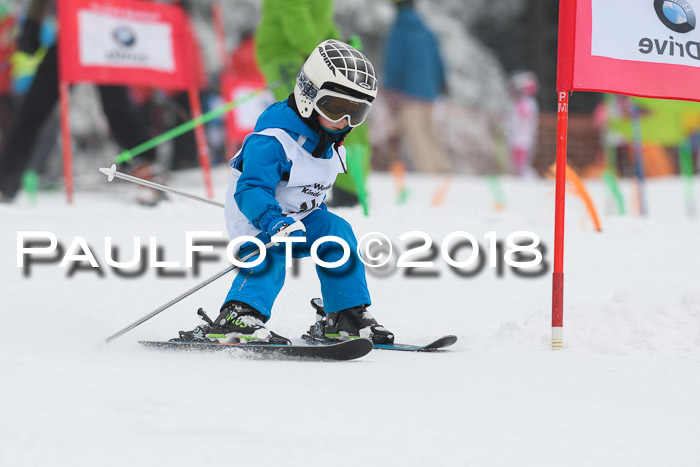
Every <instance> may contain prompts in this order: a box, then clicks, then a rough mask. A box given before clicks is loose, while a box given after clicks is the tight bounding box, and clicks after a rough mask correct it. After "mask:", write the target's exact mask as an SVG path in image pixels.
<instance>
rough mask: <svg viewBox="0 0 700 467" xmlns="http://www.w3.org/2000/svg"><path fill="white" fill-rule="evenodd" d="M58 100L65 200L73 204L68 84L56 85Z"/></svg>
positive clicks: (63, 82)
mask: <svg viewBox="0 0 700 467" xmlns="http://www.w3.org/2000/svg"><path fill="white" fill-rule="evenodd" d="M58 99H59V102H60V111H61V140H62V146H63V182H64V183H65V185H66V199H67V200H68V204H73V151H72V147H71V134H70V91H69V87H68V83H66V82H65V81H63V80H61V81H59V84H58Z"/></svg>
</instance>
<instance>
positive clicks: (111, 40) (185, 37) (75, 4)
mask: <svg viewBox="0 0 700 467" xmlns="http://www.w3.org/2000/svg"><path fill="white" fill-rule="evenodd" d="M57 8H58V17H59V24H60V25H61V29H60V30H59V41H58V53H59V55H58V63H59V71H60V75H61V81H63V82H68V83H77V82H89V83H95V84H117V85H132V86H157V87H160V88H163V89H187V88H189V87H190V86H194V85H196V84H195V81H196V79H197V77H196V76H195V75H196V73H194V72H193V70H196V69H197V67H198V65H197V64H196V63H197V62H196V56H197V51H196V45H195V42H194V35H193V33H192V30H191V27H190V25H189V21H188V19H187V16H186V15H185V12H184V10H183V9H182V8H181V7H178V6H176V5H169V4H166V3H160V2H150V1H148V2H145V1H140V0H61V1H60V2H57Z"/></svg>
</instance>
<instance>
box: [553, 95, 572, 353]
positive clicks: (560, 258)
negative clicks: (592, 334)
mask: <svg viewBox="0 0 700 467" xmlns="http://www.w3.org/2000/svg"><path fill="white" fill-rule="evenodd" d="M558 95H559V98H558V102H557V174H556V177H557V179H556V180H557V181H556V205H555V208H554V273H553V274H552V350H558V349H561V348H563V346H564V200H565V197H566V136H567V129H568V126H569V93H568V92H567V91H560V92H559V93H558Z"/></svg>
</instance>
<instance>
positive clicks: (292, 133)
mask: <svg viewBox="0 0 700 467" xmlns="http://www.w3.org/2000/svg"><path fill="white" fill-rule="evenodd" d="M376 96H377V79H376V76H375V72H374V67H373V66H372V64H371V63H370V62H369V60H367V58H366V57H365V56H364V55H363V54H362V53H360V52H359V51H357V50H356V49H354V48H353V47H351V46H349V45H347V44H345V43H343V42H340V41H337V40H327V41H324V42H322V43H321V44H319V45H318V46H317V47H316V48H315V49H314V51H313V52H312V53H311V55H309V58H308V59H307V60H306V62H305V63H304V65H303V66H302V68H301V70H300V71H299V74H298V76H297V79H296V86H295V88H294V93H293V94H291V95H290V96H289V97H288V98H287V100H285V101H282V102H277V103H275V104H273V105H271V106H270V107H268V108H267V109H266V110H265V112H264V113H263V114H262V115H261V116H260V117H259V118H258V121H257V123H256V125H255V132H254V133H251V134H250V135H248V136H247V137H246V139H245V140H244V142H243V146H242V148H241V150H240V151H239V152H238V153H237V154H236V156H235V157H234V158H233V159H232V160H231V163H230V165H231V182H230V184H229V188H228V193H227V195H226V209H225V211H226V228H227V230H228V233H229V235H230V237H231V238H236V237H239V236H242V235H251V236H257V238H259V239H260V240H261V241H262V242H263V243H264V244H267V243H269V242H270V238H271V237H272V236H274V235H275V234H277V233H280V232H281V231H282V230H283V229H285V228H286V227H288V226H289V225H291V224H293V223H294V222H296V221H302V223H303V224H304V226H305V228H306V232H305V234H304V236H305V237H306V242H304V243H294V246H293V250H292V255H293V256H294V257H296V258H300V257H306V256H309V255H310V249H311V245H312V244H313V243H314V241H315V240H317V239H319V238H321V237H324V236H329V235H332V236H337V237H340V238H342V239H343V240H345V241H346V242H347V243H348V245H349V246H350V252H351V253H350V260H349V261H347V262H346V263H345V264H344V265H343V266H341V267H339V268H335V269H327V268H324V267H320V266H317V267H316V270H317V274H318V277H319V280H320V282H321V294H322V295H323V302H324V306H325V313H326V315H325V316H324V317H323V319H322V320H321V321H320V322H319V323H317V324H316V325H315V326H314V327H313V328H314V329H316V330H317V331H318V330H319V329H321V331H322V334H324V335H323V336H321V337H325V338H330V339H347V338H351V337H368V338H370V339H371V340H372V341H373V342H374V343H377V344H391V343H393V340H394V336H393V334H392V333H390V332H389V331H388V330H386V329H385V328H384V327H382V326H381V325H379V324H378V323H377V321H376V320H375V319H374V318H373V317H372V315H371V314H370V313H369V312H368V311H367V307H368V306H369V305H370V304H371V300H370V296H369V291H368V290H367V282H366V280H365V272H364V265H363V263H362V262H361V261H360V260H359V258H358V257H357V240H356V238H355V235H354V233H353V231H352V228H351V227H350V224H348V223H347V222H346V221H345V220H344V219H342V218H341V217H339V216H337V215H335V214H332V213H330V212H329V211H328V210H327V208H326V205H325V203H324V199H325V197H326V193H327V192H328V190H330V188H331V187H332V186H333V183H334V182H335V178H336V176H337V175H338V174H340V173H347V170H346V168H345V148H343V147H342V143H343V140H344V139H345V137H346V136H347V135H348V133H350V131H351V130H352V129H353V128H355V127H356V126H358V125H360V124H361V123H362V122H363V121H364V120H365V118H366V117H367V114H368V113H369V111H370V108H371V105H372V101H373V100H374V99H375V97H376ZM297 234H301V232H294V233H293V234H292V235H293V236H294V235H297ZM285 246H286V245H283V244H282V245H280V246H279V247H270V248H269V249H268V250H267V256H266V258H265V260H264V261H263V262H262V263H261V264H260V265H259V266H256V267H253V268H249V269H242V270H241V271H240V272H239V273H238V275H237V276H236V278H235V279H234V281H233V285H232V286H231V290H230V291H229V293H228V295H227V296H226V299H225V301H224V304H223V306H222V307H221V312H220V314H219V316H218V317H217V318H216V319H215V320H214V321H213V322H211V323H210V324H208V325H203V326H198V327H197V328H195V329H194V330H193V331H189V332H180V338H179V339H175V340H216V341H218V342H241V341H245V342H251V341H252V342H263V343H274V344H289V343H290V341H289V340H288V339H286V338H285V337H282V336H280V335H278V334H275V333H273V332H271V331H270V330H268V329H267V328H266V327H265V323H266V322H267V321H268V320H269V318H270V315H271V312H272V305H273V303H274V301H275V298H276V297H277V294H278V293H279V291H280V290H281V289H282V286H283V285H284V277H285V269H286V268H285V266H286V264H285V260H286V258H285V250H284V248H285ZM256 249H257V247H256V246H255V245H253V244H252V243H248V244H244V245H243V246H242V247H241V249H240V250H239V256H240V257H243V256H245V255H246V254H249V253H251V252H254V251H256ZM317 254H318V256H319V258H320V259H321V260H323V261H326V262H334V261H338V260H339V259H341V258H342V256H343V251H342V248H340V247H339V245H338V244H336V243H332V242H326V243H323V244H322V245H321V246H320V247H319V248H318V252H317ZM317 334H318V333H317Z"/></svg>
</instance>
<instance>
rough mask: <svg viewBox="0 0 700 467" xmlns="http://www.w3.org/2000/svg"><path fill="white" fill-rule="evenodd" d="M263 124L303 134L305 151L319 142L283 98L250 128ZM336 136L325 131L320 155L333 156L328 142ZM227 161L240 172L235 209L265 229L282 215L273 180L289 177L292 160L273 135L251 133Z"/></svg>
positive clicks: (257, 128) (258, 129) (324, 157)
mask: <svg viewBox="0 0 700 467" xmlns="http://www.w3.org/2000/svg"><path fill="white" fill-rule="evenodd" d="M266 128H281V129H283V130H284V131H286V132H287V133H288V134H289V136H291V137H292V138H293V139H295V140H298V139H299V136H303V137H305V138H306V141H305V142H304V144H303V145H302V147H303V148H304V149H305V150H306V151H308V152H309V153H311V152H312V151H313V150H314V148H315V147H316V146H317V145H318V143H319V134H318V132H316V131H314V130H313V129H312V128H310V127H309V126H308V125H307V124H306V123H305V122H304V121H303V120H302V119H301V118H300V117H299V116H298V115H297V114H296V112H294V110H293V109H292V108H291V107H289V105H288V103H287V100H284V101H282V102H276V103H274V104H272V105H271V106H269V107H268V108H267V109H266V110H265V111H264V112H263V113H262V115H260V117H259V118H258V121H257V122H256V124H255V129H254V130H255V131H256V132H258V131H262V130H264V129H266ZM336 140H337V138H336V137H334V135H332V134H329V138H328V143H327V144H326V148H325V151H324V152H323V153H322V156H321V157H322V158H323V159H330V158H331V157H333V149H332V145H333V143H334V142H335V141H336ZM230 165H231V167H233V168H236V169H238V170H240V171H241V172H242V174H241V176H240V178H239V179H238V184H237V185H236V192H235V194H234V199H235V201H236V204H237V205H238V209H240V210H241V212H242V213H243V215H244V216H245V217H246V218H247V219H248V220H249V221H250V222H251V224H253V226H254V227H255V228H257V229H260V230H262V231H263V232H266V231H267V227H268V224H269V223H270V222H271V221H273V220H275V219H277V218H279V217H280V216H281V215H282V208H281V207H280V205H279V203H278V202H277V200H276V199H275V191H276V188H277V184H278V183H279V182H280V181H282V180H285V179H287V178H288V177H289V172H290V170H291V168H292V162H291V161H290V160H289V159H288V158H287V156H286V154H285V152H284V149H283V147H282V145H281V144H280V143H279V141H277V139H275V138H271V137H269V136H262V135H255V134H252V135H249V136H248V137H247V138H246V140H245V142H244V144H243V148H242V149H241V151H240V152H239V153H238V155H237V156H236V157H235V158H233V159H231V162H230ZM320 208H321V209H324V210H326V209H327V207H326V204H325V203H322V204H321V206H320Z"/></svg>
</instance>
